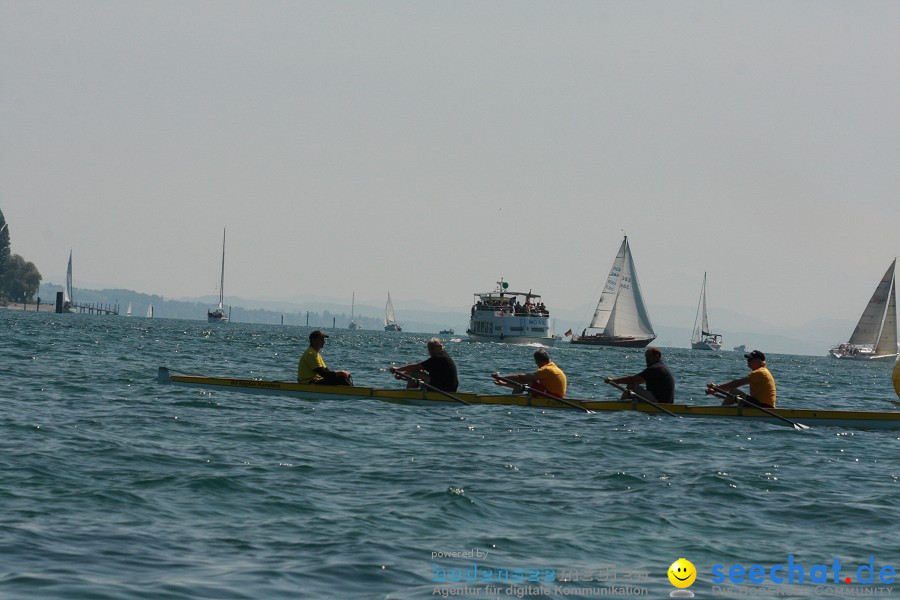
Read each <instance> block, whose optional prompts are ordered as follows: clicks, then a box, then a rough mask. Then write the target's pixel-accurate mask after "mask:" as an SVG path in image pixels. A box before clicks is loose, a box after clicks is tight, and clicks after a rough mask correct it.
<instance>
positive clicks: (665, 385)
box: [604, 346, 675, 404]
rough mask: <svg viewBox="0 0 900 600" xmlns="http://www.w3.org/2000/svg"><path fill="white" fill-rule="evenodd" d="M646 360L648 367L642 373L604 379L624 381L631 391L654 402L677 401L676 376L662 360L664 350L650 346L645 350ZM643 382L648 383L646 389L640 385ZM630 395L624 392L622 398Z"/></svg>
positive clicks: (607, 381) (607, 380)
mask: <svg viewBox="0 0 900 600" xmlns="http://www.w3.org/2000/svg"><path fill="white" fill-rule="evenodd" d="M644 360H646V362H647V368H646V369H644V370H643V371H641V372H640V373H635V374H634V375H625V376H624V377H607V378H606V379H604V381H605V382H606V383H623V384H625V386H626V387H627V388H628V389H629V390H630V391H632V392H634V393H636V394H637V395H638V396H641V397H642V398H646V399H647V400H651V401H653V402H659V403H661V404H672V403H673V402H675V378H674V377H672V372H671V371H670V370H669V367H667V366H666V365H665V363H663V361H662V351H661V350H660V349H659V348H657V347H656V346H650V347H649V348H647V350H646V351H645V352H644ZM642 383H643V384H646V385H647V387H646V389H645V388H642V387H640V384H642ZM629 396H630V394H629V393H628V392H624V393H623V394H622V400H627V399H628V397H629Z"/></svg>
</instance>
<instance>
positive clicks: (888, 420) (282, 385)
mask: <svg viewBox="0 0 900 600" xmlns="http://www.w3.org/2000/svg"><path fill="white" fill-rule="evenodd" d="M157 381H158V382H159V383H161V384H167V385H177V386H186V387H194V388H199V389H213V390H219V391H226V392H239V393H245V394H261V395H272V396H289V397H295V398H302V399H305V400H326V399H337V400H363V399H372V400H381V401H384V402H390V403H394V404H408V405H415V406H460V404H461V403H460V402H457V401H456V400H453V397H456V398H458V399H459V400H462V401H465V402H466V403H468V404H484V405H493V406H523V407H532V408H541V409H551V408H552V409H569V410H574V409H576V408H577V409H581V410H583V409H587V410H590V411H596V412H623V411H626V412H627V411H632V412H640V413H647V414H648V415H658V416H661V418H671V415H666V414H664V413H663V412H662V411H660V410H659V409H657V408H656V407H655V406H652V405H649V404H646V403H643V402H632V401H625V400H574V399H567V400H566V401H560V400H555V399H552V398H545V397H541V396H537V395H535V396H532V395H528V394H515V395H513V394H509V395H504V394H471V393H462V392H459V393H454V394H452V396H451V397H448V396H447V395H446V394H441V393H438V392H432V391H426V390H419V389H400V388H393V389H389V388H372V387H364V386H324V385H301V384H299V383H295V382H291V381H274V380H263V379H246V378H236V377H208V376H201V375H183V374H176V373H173V372H171V371H170V370H169V369H168V368H167V367H160V368H159V371H158V374H157ZM573 404H574V405H575V406H573ZM662 406H664V407H665V409H666V410H667V411H669V412H672V413H674V414H676V415H678V416H681V417H697V418H726V419H743V420H745V421H752V422H765V423H774V424H779V425H785V424H786V423H785V421H783V420H782V419H788V420H790V421H794V422H801V423H804V424H806V425H810V426H812V427H816V426H834V427H851V428H861V429H893V428H900V411H861V410H819V409H802V408H794V409H787V408H775V409H768V410H769V412H768V413H767V412H764V411H761V410H758V409H756V408H752V407H737V406H712V405H690V404H664V405H662ZM770 413H771V414H770ZM779 417H781V418H779Z"/></svg>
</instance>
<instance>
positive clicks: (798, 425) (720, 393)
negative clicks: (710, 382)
mask: <svg viewBox="0 0 900 600" xmlns="http://www.w3.org/2000/svg"><path fill="white" fill-rule="evenodd" d="M707 390H712V392H709V391H707V393H708V394H709V393H712V394H714V395H717V396H719V397H720V398H731V399H732V400H737V401H738V402H740V403H742V404H745V405H746V406H749V407H750V408H755V409H756V410H761V411H762V412H764V413H767V414H770V415H772V416H773V417H775V418H776V419H781V420H782V421H784V422H785V423H788V424H790V425H793V427H794V429H811V428H810V426H809V425H804V424H803V423H795V422H794V421H791V420H790V419H785V418H784V417H782V416H781V415H779V414H778V413H776V412H774V411H771V410H769V409H768V408H766V407H764V406H759V405H758V404H753V403H752V402H748V401H747V400H745V399H744V397H743V396H741V395H740V394H732V393H731V392H729V391H728V390H723V389H722V388H720V387H719V386H717V385H714V386H712V387H708V388H707Z"/></svg>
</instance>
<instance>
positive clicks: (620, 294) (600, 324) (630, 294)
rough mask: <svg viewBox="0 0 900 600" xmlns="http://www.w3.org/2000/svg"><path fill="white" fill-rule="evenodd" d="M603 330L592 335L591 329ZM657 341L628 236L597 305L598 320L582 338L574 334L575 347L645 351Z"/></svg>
mask: <svg viewBox="0 0 900 600" xmlns="http://www.w3.org/2000/svg"><path fill="white" fill-rule="evenodd" d="M589 329H593V330H599V332H598V333H593V334H588V333H587V332H588V330H589ZM654 339H656V334H655V333H654V332H653V325H652V324H651V323H650V314H649V313H648V312H647V306H646V305H645V304H644V296H643V294H641V286H640V285H639V284H638V278H637V270H636V269H635V268H634V260H633V259H632V257H631V247H630V246H629V245H628V236H625V239H624V240H622V245H621V246H619V252H618V253H617V254H616V258H615V260H613V264H612V268H610V270H609V275H608V276H607V278H606V285H605V286H604V287H603V292H602V293H601V294H600V301H599V302H597V309H596V310H595V311H594V318H593V319H591V324H590V325H588V326H587V329H585V330H584V331H583V332H582V334H581V335H573V336H572V340H571V342H572V343H573V344H590V345H593V346H618V347H620V348H643V347H644V346H646V345H647V344H649V343H650V342H652V341H653V340H654Z"/></svg>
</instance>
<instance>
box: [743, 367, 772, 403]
mask: <svg viewBox="0 0 900 600" xmlns="http://www.w3.org/2000/svg"><path fill="white" fill-rule="evenodd" d="M747 379H749V380H750V395H751V396H753V397H754V398H756V399H757V400H759V402H760V404H762V405H764V406H768V407H771V408H775V378H774V377H772V374H771V373H769V369H767V368H765V367H760V368H758V369H756V370H755V371H753V372H752V373H750V375H748V376H747Z"/></svg>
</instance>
